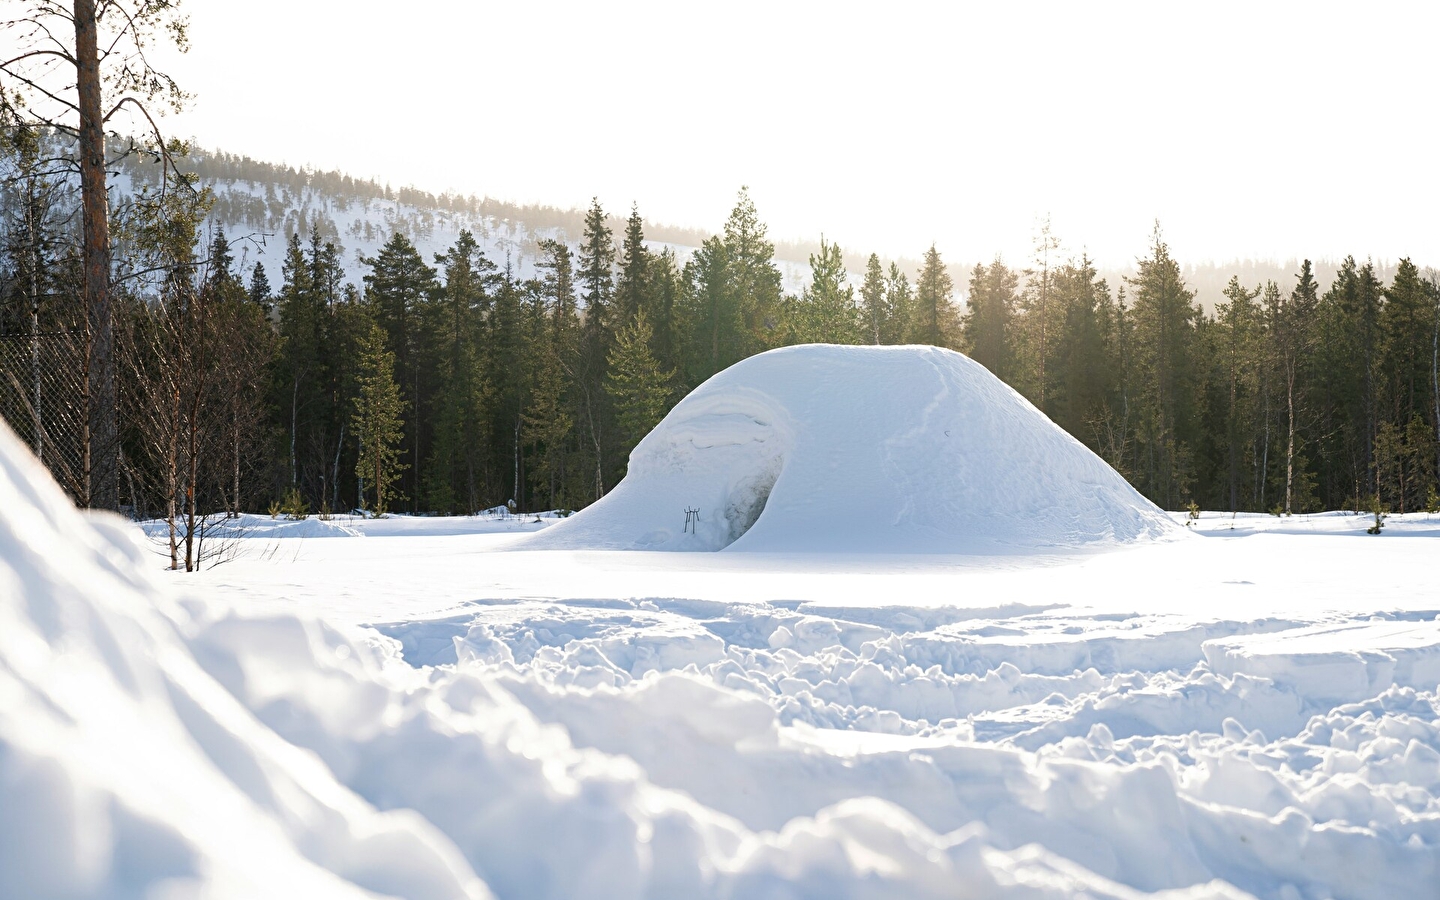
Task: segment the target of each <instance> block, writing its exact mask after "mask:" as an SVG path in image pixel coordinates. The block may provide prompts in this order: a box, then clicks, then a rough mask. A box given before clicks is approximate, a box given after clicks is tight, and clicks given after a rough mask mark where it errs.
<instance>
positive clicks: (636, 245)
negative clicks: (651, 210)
mask: <svg viewBox="0 0 1440 900" xmlns="http://www.w3.org/2000/svg"><path fill="white" fill-rule="evenodd" d="M620 257H621V261H620V281H619V283H618V284H617V285H616V287H615V306H616V308H617V312H618V314H619V321H620V322H621V323H622V324H623V323H626V322H629V321H630V320H632V319H634V318H635V316H636V314H638V313H639V312H640V310H641V308H642V307H647V306H648V305H649V304H648V303H647V302H646V287H647V286H648V284H647V281H648V279H647V275H648V272H649V266H650V253H649V251H647V250H646V249H645V228H644V223H643V222H642V221H641V219H640V210H639V208H638V207H631V209H630V218H629V219H628V220H627V221H626V223H625V240H624V243H623V245H622V248H621V251H620Z"/></svg>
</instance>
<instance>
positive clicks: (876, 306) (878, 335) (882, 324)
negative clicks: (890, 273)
mask: <svg viewBox="0 0 1440 900" xmlns="http://www.w3.org/2000/svg"><path fill="white" fill-rule="evenodd" d="M860 308H861V310H862V311H863V316H864V338H865V342H866V343H870V344H880V343H885V341H883V340H882V335H884V334H888V332H889V330H890V329H889V325H890V323H889V321H888V319H889V316H888V315H886V313H887V312H888V310H887V309H886V307H885V270H884V269H883V268H881V266H880V257H878V256H876V255H875V254H874V253H872V254H870V258H869V259H868V260H866V261H865V281H864V282H863V283H862V284H861V285H860Z"/></svg>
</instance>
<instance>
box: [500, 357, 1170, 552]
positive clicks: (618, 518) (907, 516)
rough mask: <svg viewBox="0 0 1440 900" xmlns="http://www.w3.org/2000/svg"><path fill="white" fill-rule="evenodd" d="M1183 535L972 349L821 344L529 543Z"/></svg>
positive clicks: (899, 548) (652, 439)
mask: <svg viewBox="0 0 1440 900" xmlns="http://www.w3.org/2000/svg"><path fill="white" fill-rule="evenodd" d="M690 510H698V515H697V514H691V515H690V516H688V517H687V511H690ZM1177 530H1178V529H1177V528H1176V527H1175V525H1174V524H1173V523H1172V522H1171V521H1170V520H1169V518H1167V517H1166V516H1165V515H1164V513H1162V512H1161V511H1160V510H1159V509H1158V508H1156V507H1155V506H1154V505H1153V504H1151V503H1150V502H1149V501H1148V500H1146V499H1144V498H1143V497H1142V496H1140V494H1139V493H1137V492H1136V491H1135V490H1134V489H1133V488H1131V487H1130V485H1129V484H1127V483H1126V482H1125V480H1124V479H1123V478H1121V477H1120V475H1119V474H1117V473H1116V472H1115V471H1114V470H1113V469H1111V468H1110V467H1109V466H1108V465H1106V464H1105V463H1104V461H1102V460H1101V459H1100V458H1099V457H1097V456H1096V455H1095V454H1094V453H1092V452H1091V451H1090V450H1088V449H1087V448H1085V447H1084V446H1083V445H1082V444H1080V443H1079V442H1078V441H1076V440H1075V439H1074V438H1072V437H1070V436H1069V435H1068V434H1066V433H1065V432H1064V431H1062V430H1061V429H1060V428H1059V427H1057V426H1056V425H1055V424H1054V423H1053V422H1051V421H1050V420H1049V419H1047V418H1046V417H1045V416H1044V415H1043V414H1042V413H1041V412H1040V411H1039V410H1037V409H1035V407H1033V406H1031V405H1030V403H1028V402H1027V401H1026V400H1025V399H1024V398H1023V397H1021V396H1020V395H1019V394H1017V393H1016V392H1015V391H1014V390H1012V389H1011V388H1009V387H1008V386H1006V385H1005V384H1004V383H1003V382H1001V381H1000V380H999V379H998V378H995V377H994V376H993V375H991V374H990V373H989V372H988V371H986V370H985V368H984V367H983V366H981V365H979V364H978V363H976V362H974V361H972V360H970V359H968V358H967V357H965V356H963V355H961V354H959V353H954V352H951V351H948V350H940V349H937V348H933V347H840V346H831V345H818V344H817V345H807V346H799V347H787V348H784V349H781V350H772V351H770V352H768V353H763V354H760V355H759V356H755V357H751V358H750V359H747V360H744V361H742V362H740V363H737V364H735V365H734V366H731V367H730V368H729V369H726V370H725V371H724V372H721V373H719V374H718V375H716V376H714V377H713V378H711V379H710V380H708V381H706V382H705V383H704V384H702V385H701V386H700V387H698V388H696V389H695V391H694V392H692V393H691V394H690V395H689V396H688V397H686V398H685V399H684V400H682V401H681V402H680V403H679V404H678V405H677V406H676V407H675V408H674V409H673V410H671V412H670V414H669V415H668V416H666V417H665V419H664V421H662V422H661V423H660V424H659V425H658V426H657V427H656V428H655V430H654V431H652V432H651V433H650V434H649V435H648V436H647V437H646V438H645V439H644V440H642V441H641V442H640V444H639V445H638V446H637V447H636V448H635V450H634V452H633V453H631V455H630V468H629V472H628V474H627V475H626V477H625V479H624V480H623V481H621V482H620V484H619V485H617V486H616V488H615V489H614V490H613V491H611V492H610V494H608V495H607V496H606V497H604V498H603V499H601V500H600V501H599V502H597V503H595V504H594V505H592V506H590V507H588V508H587V509H585V510H582V511H581V512H579V513H577V514H576V515H574V516H573V517H571V518H569V519H567V520H565V521H562V522H559V523H557V524H556V525H554V526H552V527H551V528H549V529H547V530H546V531H545V532H544V533H542V534H541V535H538V536H536V537H534V538H531V539H529V540H528V541H527V543H526V546H527V547H529V548H606V549H657V550H658V549H664V550H719V549H723V548H727V547H729V548H733V549H735V550H751V551H801V552H829V551H847V552H856V551H858V552H900V553H905V552H917V553H965V554H975V553H997V554H1005V553H1014V552H1025V551H1026V550H1029V549H1033V548H1075V547H1082V546H1088V545H1101V544H1106V543H1115V542H1126V541H1135V540H1140V539H1146V538H1156V537H1160V536H1164V535H1172V534H1174V533H1175V532H1176V531H1177Z"/></svg>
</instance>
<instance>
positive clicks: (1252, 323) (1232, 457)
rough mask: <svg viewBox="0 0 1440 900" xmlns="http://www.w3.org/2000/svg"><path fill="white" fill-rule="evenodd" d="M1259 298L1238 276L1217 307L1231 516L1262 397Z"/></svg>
mask: <svg viewBox="0 0 1440 900" xmlns="http://www.w3.org/2000/svg"><path fill="white" fill-rule="evenodd" d="M1272 288H1273V285H1272ZM1276 295H1277V296H1278V292H1276ZM1259 296H1260V289H1259V288H1254V289H1253V290H1252V289H1250V288H1247V287H1245V286H1244V285H1242V284H1241V283H1240V278H1239V277H1238V276H1232V277H1231V279H1230V283H1229V285H1227V286H1226V288H1225V298H1226V299H1225V302H1224V303H1220V304H1218V305H1217V306H1216V307H1215V318H1216V324H1217V326H1218V327H1219V331H1220V346H1219V348H1218V349H1219V353H1220V363H1221V366H1222V367H1223V369H1224V372H1223V375H1224V379H1225V385H1226V388H1227V390H1228V394H1227V397H1226V404H1225V409H1226V415H1225V468H1226V482H1227V498H1228V502H1229V504H1230V510H1231V512H1234V511H1236V510H1238V509H1239V508H1240V462H1241V444H1242V443H1243V442H1245V441H1246V440H1247V439H1248V437H1249V433H1248V427H1249V424H1250V420H1251V419H1252V417H1253V416H1254V415H1255V408H1254V407H1255V399H1256V395H1257V394H1258V393H1259V374H1260V373H1259V368H1260V367H1259V366H1257V365H1256V361H1257V356H1258V353H1257V348H1258V347H1259V346H1261V343H1260V308H1259V307H1258V306H1256V304H1255V299H1256V298H1257V297H1259ZM1262 477H1263V473H1262Z"/></svg>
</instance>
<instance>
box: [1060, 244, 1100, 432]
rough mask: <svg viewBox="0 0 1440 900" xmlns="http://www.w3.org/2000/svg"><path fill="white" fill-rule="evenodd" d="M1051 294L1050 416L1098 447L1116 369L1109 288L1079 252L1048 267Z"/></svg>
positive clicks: (1091, 264) (1087, 259) (1069, 430)
mask: <svg viewBox="0 0 1440 900" xmlns="http://www.w3.org/2000/svg"><path fill="white" fill-rule="evenodd" d="M1050 299H1051V302H1053V304H1054V305H1055V307H1056V308H1057V309H1058V310H1059V311H1060V312H1061V314H1062V316H1063V318H1062V322H1063V327H1062V328H1061V329H1060V331H1059V333H1058V334H1057V335H1055V338H1054V341H1055V346H1054V356H1053V365H1052V383H1053V384H1054V386H1055V387H1054V394H1053V395H1052V397H1051V408H1052V416H1053V417H1054V419H1055V422H1056V424H1058V425H1059V426H1060V427H1062V428H1064V429H1065V430H1066V431H1068V432H1070V434H1072V435H1074V436H1075V437H1076V438H1077V439H1079V440H1080V441H1081V442H1082V443H1084V444H1086V445H1087V446H1089V447H1090V448H1091V449H1094V450H1097V451H1098V450H1099V449H1100V448H1101V442H1100V433H1101V431H1102V430H1103V422H1104V421H1105V419H1106V412H1107V404H1108V401H1109V398H1110V393H1111V389H1112V385H1113V384H1114V381H1115V374H1116V373H1115V372H1114V369H1113V367H1112V365H1111V360H1110V358H1109V354H1108V352H1107V350H1108V348H1107V340H1106V338H1107V333H1108V332H1109V330H1110V327H1111V326H1110V323H1109V322H1108V318H1109V317H1110V316H1111V315H1112V311H1111V306H1112V303H1111V300H1110V289H1109V286H1108V285H1106V283H1105V281H1104V280H1103V279H1101V278H1100V277H1099V276H1098V274H1097V273H1096V271H1095V266H1094V264H1093V263H1092V262H1091V261H1090V258H1089V257H1088V256H1084V255H1082V256H1081V258H1080V259H1079V260H1078V261H1072V262H1069V263H1067V264H1065V265H1063V266H1061V267H1059V268H1057V269H1054V270H1053V271H1052V273H1051V295H1050Z"/></svg>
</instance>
